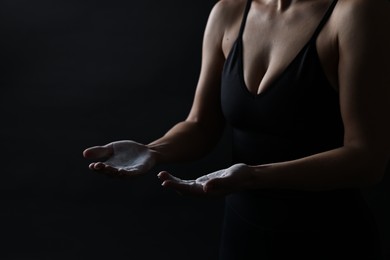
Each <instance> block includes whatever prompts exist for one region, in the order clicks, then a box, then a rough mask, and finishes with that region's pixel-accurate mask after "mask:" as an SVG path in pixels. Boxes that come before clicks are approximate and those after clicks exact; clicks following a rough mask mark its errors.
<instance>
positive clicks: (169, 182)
mask: <svg viewBox="0 0 390 260" xmlns="http://www.w3.org/2000/svg"><path fill="white" fill-rule="evenodd" d="M157 176H158V178H160V180H162V181H163V182H162V186H164V187H167V188H172V189H174V190H176V191H177V192H178V193H180V194H183V195H196V196H202V195H226V194H229V193H233V192H237V191H241V190H245V189H250V188H251V187H252V186H253V179H254V171H253V167H250V166H248V165H246V164H242V163H240V164H235V165H233V166H231V167H229V168H227V169H223V170H219V171H216V172H213V173H210V174H207V175H204V176H201V177H199V178H197V179H196V180H182V179H179V178H177V177H175V176H172V175H171V174H169V173H168V172H160V173H159V174H158V175H157Z"/></svg>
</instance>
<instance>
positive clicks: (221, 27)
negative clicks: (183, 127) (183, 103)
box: [187, 1, 226, 135]
mask: <svg viewBox="0 0 390 260" xmlns="http://www.w3.org/2000/svg"><path fill="white" fill-rule="evenodd" d="M225 8H226V4H225V3H224V2H223V1H221V2H218V3H217V4H216V5H215V6H214V8H213V10H212V11H211V13H210V16H209V19H208V22H207V26H206V29H205V32H204V38H203V46H202V63H201V64H202V66H201V72H200V76H199V80H198V84H197V88H196V92H195V97H194V101H193V104H192V108H191V111H190V113H189V115H188V118H187V121H191V122H196V123H198V124H199V125H200V126H204V127H203V128H204V129H207V131H210V132H217V133H220V132H221V130H222V129H223V126H224V119H223V114H222V111H221V106H220V85H221V73H222V69H223V65H224V62H225V57H224V55H223V52H222V39H223V35H224V31H225V26H226V15H225V14H224V9H225ZM211 134H212V135H213V134H214V133H211Z"/></svg>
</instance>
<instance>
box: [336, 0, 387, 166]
mask: <svg viewBox="0 0 390 260" xmlns="http://www.w3.org/2000/svg"><path fill="white" fill-rule="evenodd" d="M339 4H340V10H342V11H341V12H340V14H341V17H340V19H339V21H340V22H339V25H338V27H339V31H338V41H339V54H340V59H339V86H340V106H341V113H342V118H343V123H344V129H345V136H344V145H345V146H349V147H353V148H359V149H361V150H362V151H364V152H367V154H368V155H369V157H370V158H372V159H373V160H374V161H371V162H375V163H376V162H379V164H381V165H379V166H378V167H381V168H383V167H384V166H385V165H382V164H386V162H387V160H388V158H389V154H390V70H389V69H390V64H389V61H390V54H389V49H390V37H389V33H388V32H389V31H388V30H389V28H390V23H389V18H388V14H389V13H390V12H389V11H390V4H389V3H388V2H387V1H385V0H344V1H340V3H339ZM377 160H379V161H377Z"/></svg>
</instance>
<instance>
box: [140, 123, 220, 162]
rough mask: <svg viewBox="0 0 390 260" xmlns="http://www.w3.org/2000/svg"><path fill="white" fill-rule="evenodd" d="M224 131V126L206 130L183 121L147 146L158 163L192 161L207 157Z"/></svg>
mask: <svg viewBox="0 0 390 260" xmlns="http://www.w3.org/2000/svg"><path fill="white" fill-rule="evenodd" d="M210 129H214V130H213V131H210ZM222 131H223V126H222V124H221V125H218V126H215V127H213V126H211V127H208V128H207V129H206V128H205V127H203V126H202V125H201V124H199V123H197V122H191V121H183V122H180V123H178V124H176V125H175V126H174V127H172V128H171V129H170V130H169V131H168V132H167V133H166V134H165V135H164V136H163V137H161V138H159V139H157V140H155V141H153V142H151V143H150V144H148V145H147V146H148V147H149V148H150V149H151V150H152V151H153V152H154V153H155V157H156V161H157V163H167V162H168V163H170V162H183V161H191V160H195V159H198V158H200V157H202V156H204V155H206V154H207V153H208V152H209V151H210V150H211V149H212V148H213V147H214V146H215V145H216V144H217V142H218V141H219V139H220V136H221V134H222Z"/></svg>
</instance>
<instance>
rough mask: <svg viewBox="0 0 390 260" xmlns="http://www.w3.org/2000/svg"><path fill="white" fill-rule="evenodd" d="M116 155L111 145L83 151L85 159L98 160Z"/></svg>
mask: <svg viewBox="0 0 390 260" xmlns="http://www.w3.org/2000/svg"><path fill="white" fill-rule="evenodd" d="M113 153H114V150H113V147H112V145H111V144H109V145H105V146H94V147H90V148H88V149H85V150H84V151H83V156H84V157H85V158H90V159H97V158H102V157H110V156H111V155H112V154H113Z"/></svg>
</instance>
